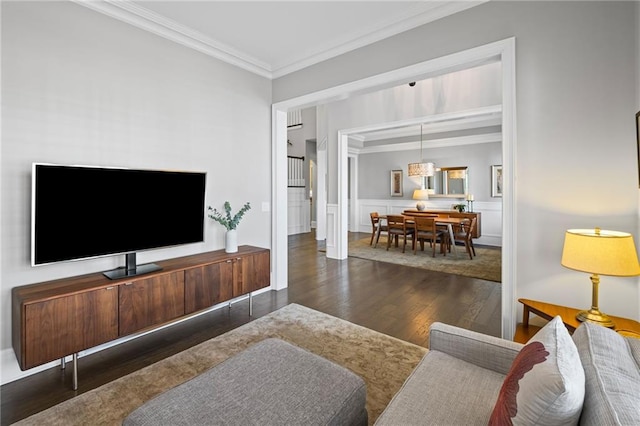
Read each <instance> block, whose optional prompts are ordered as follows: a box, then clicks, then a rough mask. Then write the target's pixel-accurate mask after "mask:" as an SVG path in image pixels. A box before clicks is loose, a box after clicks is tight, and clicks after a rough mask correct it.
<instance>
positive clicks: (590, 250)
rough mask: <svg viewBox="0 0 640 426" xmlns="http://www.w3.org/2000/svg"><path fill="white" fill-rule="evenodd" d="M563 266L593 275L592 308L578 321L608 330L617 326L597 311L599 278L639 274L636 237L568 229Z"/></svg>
mask: <svg viewBox="0 0 640 426" xmlns="http://www.w3.org/2000/svg"><path fill="white" fill-rule="evenodd" d="M561 263H562V266H564V267H566V268H569V269H575V270H576V271H582V272H588V273H590V274H591V283H592V285H591V286H592V293H591V309H589V310H585V311H580V312H578V314H577V315H576V319H578V321H583V322H584V321H588V322H593V323H596V324H599V325H602V326H605V327H613V326H614V323H613V321H612V320H611V318H609V316H607V315H606V314H604V313H602V312H600V309H599V308H598V287H599V285H600V275H610V276H614V277H632V276H636V275H640V264H639V263H638V255H637V253H636V246H635V245H634V243H633V236H632V235H631V234H628V233H626V232H617V231H605V230H601V229H600V228H595V229H569V230H567V232H566V233H565V238H564V248H563V250H562V262H561Z"/></svg>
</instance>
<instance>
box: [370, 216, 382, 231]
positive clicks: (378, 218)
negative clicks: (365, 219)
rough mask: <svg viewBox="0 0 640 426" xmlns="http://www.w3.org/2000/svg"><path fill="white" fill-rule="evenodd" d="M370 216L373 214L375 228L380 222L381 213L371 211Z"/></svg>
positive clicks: (372, 223) (372, 220)
mask: <svg viewBox="0 0 640 426" xmlns="http://www.w3.org/2000/svg"><path fill="white" fill-rule="evenodd" d="M369 216H371V225H372V226H373V227H374V228H375V227H376V225H377V224H378V222H380V215H379V214H378V212H371V213H369Z"/></svg>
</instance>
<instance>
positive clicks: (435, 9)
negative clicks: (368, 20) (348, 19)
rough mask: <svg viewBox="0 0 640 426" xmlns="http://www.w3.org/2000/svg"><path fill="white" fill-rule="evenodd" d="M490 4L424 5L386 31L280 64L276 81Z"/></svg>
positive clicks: (277, 68)
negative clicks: (442, 19) (312, 66)
mask: <svg viewBox="0 0 640 426" xmlns="http://www.w3.org/2000/svg"><path fill="white" fill-rule="evenodd" d="M488 1H489V0H476V1H443V2H424V3H422V4H421V5H419V6H418V9H414V10H411V11H408V12H407V13H406V14H405V15H404V16H402V17H400V18H397V19H396V20H395V22H391V23H389V24H388V25H385V26H383V27H382V28H379V29H376V30H374V31H371V32H369V33H367V34H364V35H361V36H356V37H354V38H353V39H351V40H348V41H345V42H344V43H342V44H341V45H339V46H335V47H327V48H326V49H324V50H320V51H317V52H315V53H313V54H312V55H310V56H308V57H306V58H304V59H299V60H294V61H290V63H289V64H278V65H276V66H274V69H273V78H278V77H282V76H284V75H287V74H290V73H292V72H295V71H299V70H301V69H303V68H306V67H309V66H311V65H314V64H317V63H319V62H322V61H326V60H327V59H331V58H334V57H336V56H339V55H342V54H344V53H347V52H350V51H352V50H356V49H359V48H361V47H364V46H367V45H369V44H373V43H375V42H377V41H380V40H384V39H385V38H389V37H392V36H394V35H396V34H400V33H402V32H405V31H408V30H411V29H413V28H416V27H419V26H421V25H425V24H428V23H429V22H433V21H436V20H438V19H440V18H444V17H445V16H449V15H453V14H455V13H458V12H462V11H463V10H466V9H469V8H472V7H474V6H478V5H480V4H482V3H486V2H488Z"/></svg>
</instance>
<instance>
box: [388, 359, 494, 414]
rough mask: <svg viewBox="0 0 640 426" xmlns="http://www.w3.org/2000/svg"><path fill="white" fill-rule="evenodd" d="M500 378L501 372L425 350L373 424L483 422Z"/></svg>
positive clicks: (492, 404)
mask: <svg viewBox="0 0 640 426" xmlns="http://www.w3.org/2000/svg"><path fill="white" fill-rule="evenodd" d="M503 380H504V375H503V374H500V373H496V372H495V371H492V370H488V369H485V368H482V367H478V366H476V365H473V364H471V363H468V362H466V361H462V360H460V359H458V358H454V357H452V356H450V355H447V354H445V353H442V352H439V351H433V350H432V351H429V352H428V353H427V355H425V357H424V358H423V359H422V361H420V364H418V366H417V367H416V369H415V370H414V371H413V373H411V376H409V378H408V379H407V380H406V382H405V383H404V385H403V386H402V389H400V391H399V392H398V393H396V395H395V396H394V397H393V399H392V400H391V402H390V403H389V405H388V406H387V408H386V409H385V410H384V412H383V413H382V415H381V416H380V417H379V418H378V420H377V421H376V426H378V425H389V426H397V425H403V426H410V425H486V424H487V422H488V421H489V416H490V415H491V410H492V409H493V406H494V405H495V401H496V398H497V397H498V392H499V390H500V386H502V382H503Z"/></svg>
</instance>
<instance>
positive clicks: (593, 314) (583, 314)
mask: <svg viewBox="0 0 640 426" xmlns="http://www.w3.org/2000/svg"><path fill="white" fill-rule="evenodd" d="M576 319H577V320H578V321H581V322H590V323H593V324H598V325H601V326H603V327H608V328H613V326H614V325H615V323H614V322H613V320H612V319H611V318H609V316H608V315H607V314H603V313H602V312H600V311H599V310H598V309H593V308H591V309H589V310H588V311H580V312H578V313H577V314H576Z"/></svg>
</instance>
